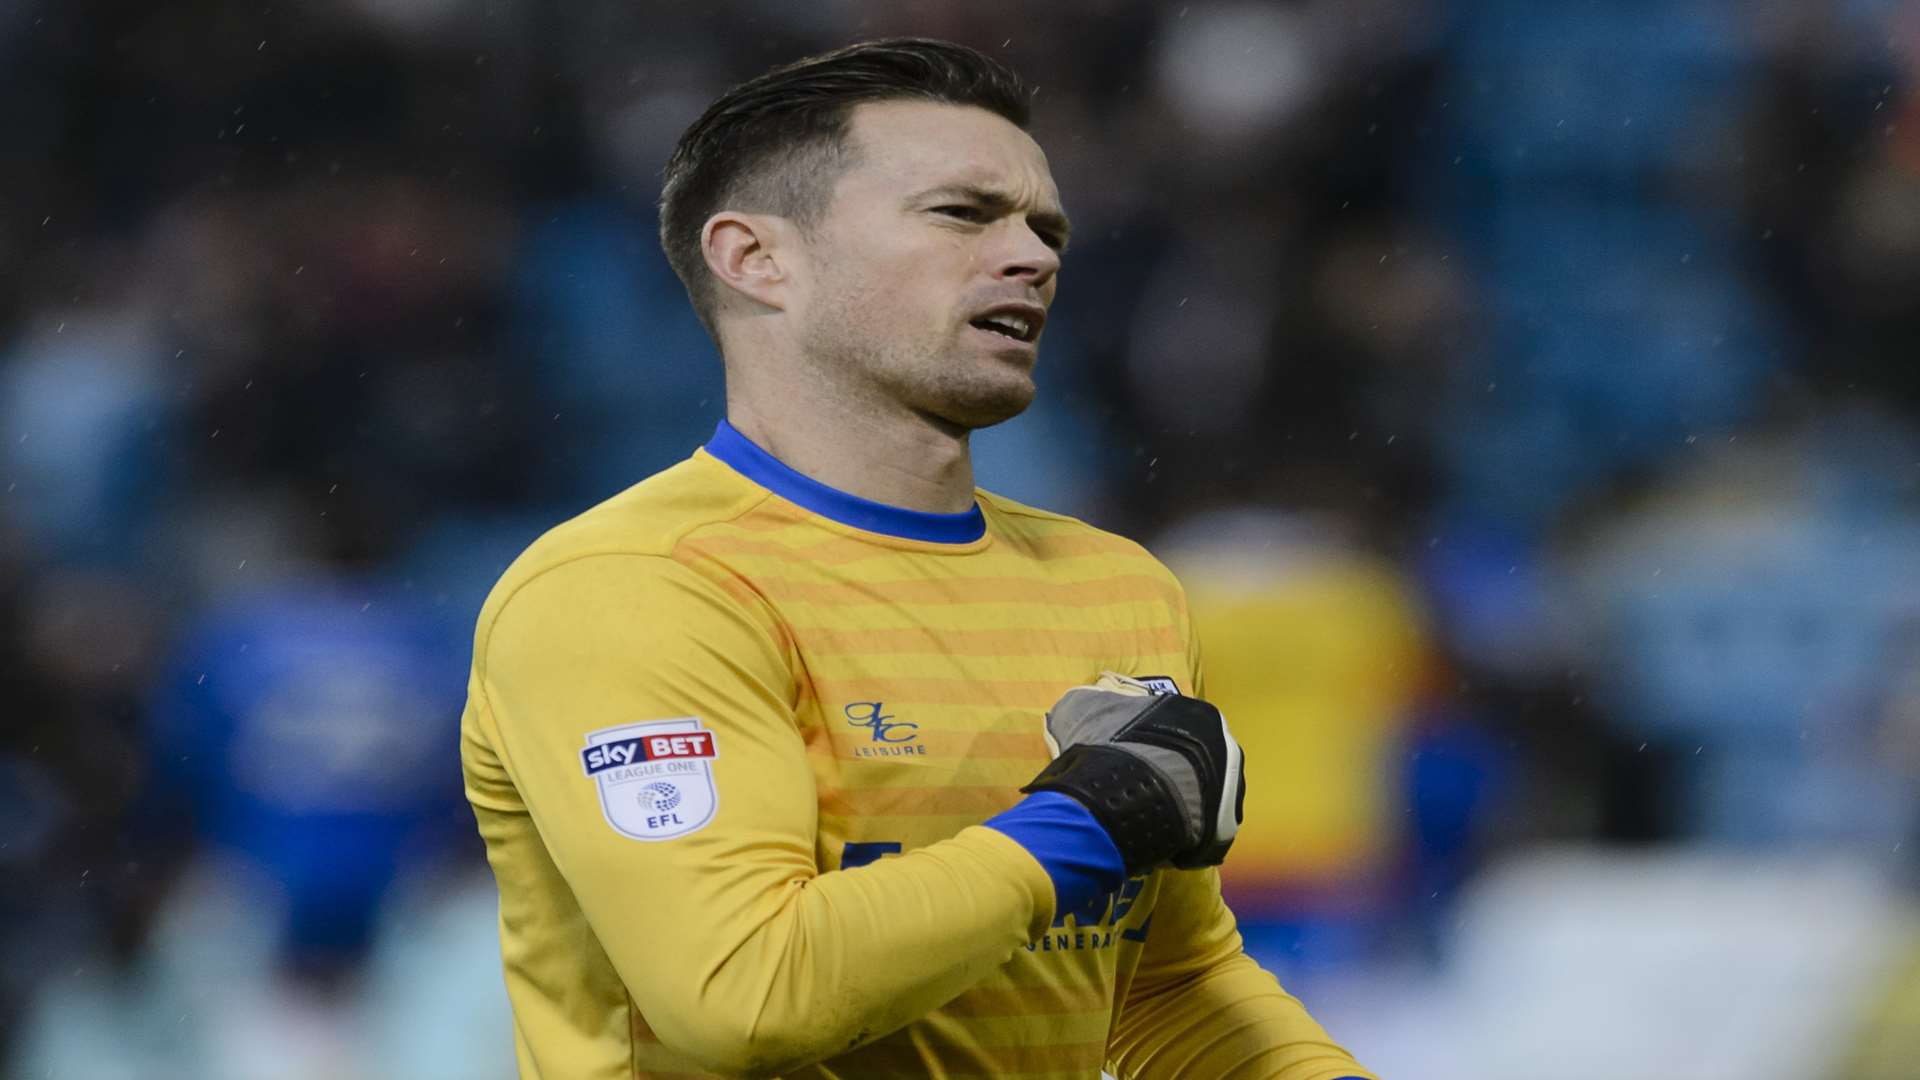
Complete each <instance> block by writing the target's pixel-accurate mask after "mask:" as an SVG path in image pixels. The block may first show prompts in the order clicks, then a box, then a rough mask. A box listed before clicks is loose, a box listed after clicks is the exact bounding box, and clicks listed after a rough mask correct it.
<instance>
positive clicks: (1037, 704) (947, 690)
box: [813, 672, 1096, 710]
mask: <svg viewBox="0 0 1920 1080" xmlns="http://www.w3.org/2000/svg"><path fill="white" fill-rule="evenodd" d="M1095 674H1096V673H1094V672H1086V673H1084V674H1083V675H1082V676H1081V678H1078V679H1074V680H1072V681H1070V682H1068V683H1067V684H1066V686H1062V685H1061V684H1060V682H1059V681H1055V680H1047V681H1041V680H1037V679H1028V680H1020V681H1015V680H1012V679H995V680H992V681H987V680H984V679H982V680H974V679H934V678H922V679H916V678H910V677H907V676H890V677H884V678H882V677H868V678H862V679H857V680H855V679H844V680H843V679H826V678H820V677H818V676H815V678H814V686H813V689H814V693H816V694H818V695H819V697H820V699H821V700H822V701H837V700H841V699H845V700H849V701H872V700H874V699H876V698H878V699H880V700H883V701H885V702H886V703H887V706H888V707H889V708H897V707H905V706H910V705H947V706H951V705H953V704H956V703H962V702H964V703H965V704H966V705H967V706H968V707H972V708H998V709H1040V710H1045V709H1048V708H1051V707H1052V706H1053V703H1054V702H1055V701H1058V700H1059V698H1060V695H1061V694H1062V693H1064V692H1065V691H1066V688H1067V686H1076V685H1078V684H1079V683H1081V682H1083V681H1087V682H1090V681H1092V677H1093V676H1094V675H1095Z"/></svg>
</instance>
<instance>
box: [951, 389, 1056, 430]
mask: <svg viewBox="0 0 1920 1080" xmlns="http://www.w3.org/2000/svg"><path fill="white" fill-rule="evenodd" d="M1033 397H1034V385H1033V379H1031V378H1028V377H1022V378H1019V379H1006V380H1004V381H1000V382H998V384H997V385H991V386H984V385H974V386H969V387H966V388H965V390H964V391H963V392H960V393H954V394H950V395H947V397H946V400H945V401H943V402H942V403H941V407H939V408H936V409H934V410H932V411H933V412H934V413H935V414H936V415H938V416H939V417H941V418H942V419H944V420H946V421H947V422H948V423H951V424H954V425H957V426H959V427H963V428H968V429H970V430H978V429H980V428H987V427H992V426H993V425H995V424H1004V423H1006V422H1007V421H1008V420H1011V419H1013V418H1014V417H1016V416H1019V415H1020V414H1021V413H1023V412H1025V411H1027V406H1029V405H1031V404H1033Z"/></svg>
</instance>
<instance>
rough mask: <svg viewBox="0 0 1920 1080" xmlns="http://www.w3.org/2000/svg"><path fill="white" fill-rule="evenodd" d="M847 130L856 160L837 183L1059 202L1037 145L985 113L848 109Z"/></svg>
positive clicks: (943, 107)
mask: <svg viewBox="0 0 1920 1080" xmlns="http://www.w3.org/2000/svg"><path fill="white" fill-rule="evenodd" d="M848 127H849V136H850V140H851V141H852V142H853V144H854V145H855V146H856V147H858V149H859V157H858V159H857V163H856V164H855V165H854V167H853V168H852V169H851V170H849V173H848V175H847V176H846V177H844V179H845V180H847V181H852V182H853V183H854V184H857V185H860V186H868V185H885V186H887V187H890V188H892V187H899V188H916V189H918V188H932V187H939V186H942V185H948V184H972V185H977V186H981V187H991V188H1000V189H1005V190H1008V191H1010V192H1012V193H1014V194H1015V195H1016V197H1018V198H1020V199H1022V200H1024V201H1027V202H1031V203H1033V204H1036V205H1046V206H1057V205H1058V204H1059V202H1060V193H1059V190H1058V189H1057V188H1055V187H1054V183H1053V173H1052V171H1051V170H1049V169H1048V168H1047V155H1046V154H1045V153H1044V152H1042V151H1041V149H1040V144H1039V143H1036V142H1034V141H1033V137H1032V136H1030V135H1028V134H1027V133H1026V132H1024V131H1022V130H1020V129H1019V128H1018V127H1017V126H1015V125H1014V124H1013V123H1011V122H1010V121H1008V120H1006V119H1005V118H1004V117H1001V116H998V115H995V114H994V113H991V112H988V111H987V110H985V109H980V108H975V107H973V106H971V105H947V104H943V103H940V102H932V101H880V102H869V103H866V104H862V105H857V106H855V107H854V110H853V115H852V117H851V120H850V122H849V125H848Z"/></svg>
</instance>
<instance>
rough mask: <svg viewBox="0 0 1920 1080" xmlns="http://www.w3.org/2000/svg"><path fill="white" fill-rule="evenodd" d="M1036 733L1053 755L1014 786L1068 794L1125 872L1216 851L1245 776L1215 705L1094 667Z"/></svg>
mask: <svg viewBox="0 0 1920 1080" xmlns="http://www.w3.org/2000/svg"><path fill="white" fill-rule="evenodd" d="M1046 738H1047V748H1048V749H1049V750H1051V751H1052V752H1053V755H1054V759H1053V762H1052V763H1051V764H1049V765H1048V766H1047V767H1046V768H1045V769H1042V770H1041V771H1040V775H1039V776H1036V777H1034V779H1033V782H1032V783H1030V784H1028V785H1027V786H1026V787H1024V788H1021V790H1022V791H1029V792H1031V791H1058V792H1061V793H1062V794H1065V795H1069V796H1072V797H1073V798H1074V799H1076V800H1078V801H1079V802H1080V803H1081V804H1082V805H1084V806H1085V807H1086V808H1087V809H1088V810H1089V811H1091V812H1092V813H1093V816H1094V818H1095V819H1096V820H1097V821H1099V822H1100V824H1101V826H1102V827H1103V828H1105V829H1106V831H1107V836H1108V837H1109V838H1111V839H1112V840H1113V845H1114V847H1116V848H1118V849H1119V851H1120V857H1121V859H1122V861H1123V862H1125V864H1126V869H1127V874H1128V875H1129V876H1132V875H1134V874H1140V873H1144V872H1146V871H1148V870H1153V869H1156V868H1158V867H1161V866H1166V865H1172V866H1176V867H1180V868H1182V869H1192V868H1195V867H1201V866H1218V865H1219V864H1220V862H1221V860H1222V859H1224V858H1226V854H1227V849H1228V848H1229V847H1231V846H1232V845H1233V838H1234V835H1235V834H1236V833H1237V832H1238V831H1239V829H1240V820H1241V815H1242V810H1243V805H1244V803H1245V800H1246V780H1245V767H1244V759H1243V756H1242V754H1241V752H1240V744H1239V743H1237V742H1235V741H1234V738H1233V733H1232V732H1230V731H1228V730H1227V722H1226V719H1225V718H1224V717H1222V716H1221V715H1220V710H1218V709H1216V708H1214V707H1213V706H1212V705H1209V704H1207V703H1206V702H1204V701H1202V700H1200V699H1199V698H1192V697H1182V696H1180V695H1178V694H1162V693H1157V692H1155V691H1154V690H1153V689H1152V688H1151V687H1149V686H1147V685H1146V684H1145V683H1143V682H1140V681H1139V680H1137V679H1131V678H1128V677H1127V676H1125V675H1116V674H1114V673H1113V672H1103V673H1101V676H1100V679H1099V681H1097V682H1095V683H1094V684H1093V685H1092V686H1077V687H1074V688H1073V689H1072V690H1069V691H1067V692H1066V694H1064V695H1063V696H1062V697H1061V698H1060V700H1059V702H1057V703H1056V704H1055V705H1054V707H1053V708H1052V710H1050V711H1049V712H1048V713H1047V728H1046Z"/></svg>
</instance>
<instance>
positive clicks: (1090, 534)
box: [975, 489, 1180, 593]
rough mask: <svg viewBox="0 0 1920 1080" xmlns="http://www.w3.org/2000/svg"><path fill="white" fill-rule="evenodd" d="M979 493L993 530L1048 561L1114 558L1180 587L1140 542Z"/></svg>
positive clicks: (1057, 514) (1130, 569)
mask: <svg viewBox="0 0 1920 1080" xmlns="http://www.w3.org/2000/svg"><path fill="white" fill-rule="evenodd" d="M975 494H976V495H977V496H978V497H979V499H980V503H981V506H982V508H983V509H984V510H985V511H986V513H987V517H988V521H989V528H992V529H993V530H994V531H995V532H996V534H997V535H998V536H999V538H1001V539H1003V540H1006V541H1007V542H1009V543H1011V544H1013V545H1014V546H1016V547H1019V548H1022V549H1025V550H1027V551H1029V552H1031V553H1033V554H1035V555H1038V556H1039V557H1041V558H1047V559H1053V558H1064V557H1081V558H1092V559H1102V560H1111V561H1112V562H1113V563H1114V564H1116V566H1124V567H1125V569H1126V570H1127V571H1128V572H1131V573H1137V574H1145V575H1148V576H1150V577H1154V578H1157V579H1159V580H1160V581H1161V582H1163V583H1164V584H1165V585H1166V586H1167V587H1168V588H1170V589H1172V590H1174V591H1175V592H1176V593H1177V592H1179V590H1180V583H1179V580H1178V579H1176V578H1175V577H1174V575H1173V571H1171V570H1169V569H1167V566H1166V564H1165V563H1163V562H1161V561H1160V560H1159V559H1158V558H1156V557H1155V556H1154V554H1153V553H1152V552H1150V551H1148V550H1147V549H1146V547H1145V546H1144V545H1142V544H1141V543H1140V542H1139V541H1137V540H1133V539H1130V538H1128V537H1125V536H1121V535H1120V534H1119V533H1114V532H1108V531H1107V530H1105V529H1102V528H1099V527H1097V526H1094V525H1089V524H1087V523H1086V522H1084V521H1082V520H1080V519H1079V518H1076V517H1070V516H1068V515H1066V514H1059V513H1055V512H1053V511H1051V510H1042V509H1040V508H1038V507H1034V506H1028V505H1027V504H1025V503H1021V502H1016V501H1015V500H1013V499H1009V498H1007V497H1006V496H1004V495H996V494H994V493H993V492H990V491H984V490H978V489H976V491H975Z"/></svg>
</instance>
